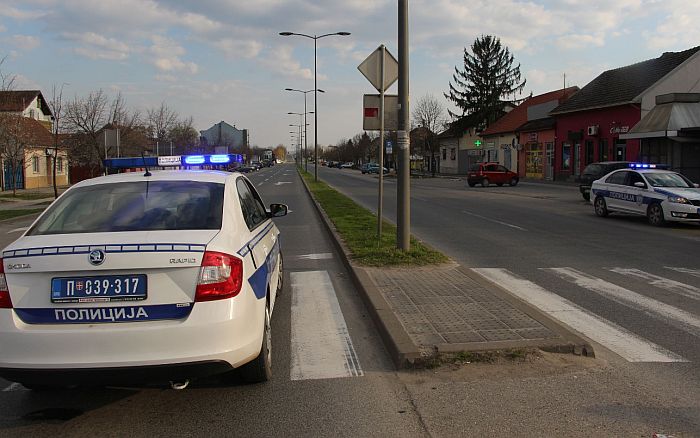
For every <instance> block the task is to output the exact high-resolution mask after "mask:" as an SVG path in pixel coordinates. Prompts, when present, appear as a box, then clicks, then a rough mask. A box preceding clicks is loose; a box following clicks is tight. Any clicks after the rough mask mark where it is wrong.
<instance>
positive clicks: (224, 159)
mask: <svg viewBox="0 0 700 438" xmlns="http://www.w3.org/2000/svg"><path fill="white" fill-rule="evenodd" d="M209 162H210V163H211V164H226V163H230V162H231V157H229V156H228V155H212V156H210V157H209Z"/></svg>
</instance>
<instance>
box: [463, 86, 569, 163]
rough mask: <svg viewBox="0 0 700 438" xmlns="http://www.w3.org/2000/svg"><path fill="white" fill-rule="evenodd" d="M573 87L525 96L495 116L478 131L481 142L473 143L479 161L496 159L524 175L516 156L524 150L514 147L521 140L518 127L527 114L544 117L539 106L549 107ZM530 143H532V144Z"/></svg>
mask: <svg viewBox="0 0 700 438" xmlns="http://www.w3.org/2000/svg"><path fill="white" fill-rule="evenodd" d="M577 91H578V87H568V88H565V89H561V90H556V91H550V92H548V93H544V94H539V95H537V96H531V97H528V98H527V99H525V100H524V101H523V102H522V103H521V104H520V105H518V106H517V107H515V108H514V109H513V110H512V111H510V112H509V113H507V114H506V115H504V116H503V117H501V118H500V119H498V120H496V121H495V122H494V123H493V124H491V126H489V127H488V128H486V129H485V130H484V131H483V132H482V133H481V144H480V145H478V147H476V149H480V150H482V151H483V155H482V157H483V161H485V162H498V163H500V164H502V165H504V166H505V167H507V168H508V169H510V170H512V171H513V172H518V173H519V174H520V175H521V176H526V175H525V165H524V164H525V160H523V163H522V165H521V164H520V160H519V156H523V157H525V155H526V154H525V153H522V154H520V151H521V150H522V148H518V147H517V146H518V145H519V144H521V143H520V138H519V129H520V127H521V126H523V125H525V124H526V123H527V122H528V120H529V118H528V114H530V117H531V118H532V117H539V115H542V116H544V117H546V116H547V113H546V112H543V109H549V110H551V109H553V108H554V107H556V106H558V105H559V104H560V103H562V102H564V101H566V99H568V98H569V97H571V96H573V95H574V94H575V93H576V92H577ZM535 109H539V111H534V112H533V110H535ZM533 114H534V115H533ZM536 144H539V143H536ZM531 146H532V147H534V145H531Z"/></svg>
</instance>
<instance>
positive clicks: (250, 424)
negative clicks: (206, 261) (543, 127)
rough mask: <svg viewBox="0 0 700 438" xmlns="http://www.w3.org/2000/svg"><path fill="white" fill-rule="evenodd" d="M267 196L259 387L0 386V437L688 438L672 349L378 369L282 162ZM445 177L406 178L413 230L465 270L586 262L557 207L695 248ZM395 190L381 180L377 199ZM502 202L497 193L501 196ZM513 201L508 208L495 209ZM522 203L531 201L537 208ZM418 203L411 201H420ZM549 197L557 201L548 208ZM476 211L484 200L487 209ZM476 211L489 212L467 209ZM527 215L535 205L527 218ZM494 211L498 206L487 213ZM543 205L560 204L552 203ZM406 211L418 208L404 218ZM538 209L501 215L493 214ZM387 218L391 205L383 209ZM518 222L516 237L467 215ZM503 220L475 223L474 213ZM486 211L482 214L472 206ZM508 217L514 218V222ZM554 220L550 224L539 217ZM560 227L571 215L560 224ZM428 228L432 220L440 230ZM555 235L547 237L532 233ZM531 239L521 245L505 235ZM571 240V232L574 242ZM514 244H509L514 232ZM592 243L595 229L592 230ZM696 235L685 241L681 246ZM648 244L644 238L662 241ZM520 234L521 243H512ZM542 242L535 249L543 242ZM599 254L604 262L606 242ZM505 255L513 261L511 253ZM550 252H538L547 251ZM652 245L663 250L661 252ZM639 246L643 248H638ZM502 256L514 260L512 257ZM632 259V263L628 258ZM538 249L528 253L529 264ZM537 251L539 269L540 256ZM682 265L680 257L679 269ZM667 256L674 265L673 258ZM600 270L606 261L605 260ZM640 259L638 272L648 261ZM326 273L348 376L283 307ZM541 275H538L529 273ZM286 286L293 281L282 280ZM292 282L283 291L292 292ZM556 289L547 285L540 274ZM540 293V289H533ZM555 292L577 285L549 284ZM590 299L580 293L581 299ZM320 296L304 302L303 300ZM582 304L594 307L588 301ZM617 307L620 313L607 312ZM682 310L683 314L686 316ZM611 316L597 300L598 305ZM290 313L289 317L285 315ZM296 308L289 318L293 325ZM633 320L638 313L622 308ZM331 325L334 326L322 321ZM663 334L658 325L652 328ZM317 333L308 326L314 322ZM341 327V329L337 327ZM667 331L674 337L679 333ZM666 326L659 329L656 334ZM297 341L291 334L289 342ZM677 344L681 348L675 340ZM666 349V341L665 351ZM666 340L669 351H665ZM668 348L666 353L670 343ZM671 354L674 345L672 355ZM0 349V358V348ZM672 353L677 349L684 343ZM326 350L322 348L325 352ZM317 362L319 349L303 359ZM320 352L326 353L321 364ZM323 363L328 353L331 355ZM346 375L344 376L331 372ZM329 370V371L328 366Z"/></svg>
mask: <svg viewBox="0 0 700 438" xmlns="http://www.w3.org/2000/svg"><path fill="white" fill-rule="evenodd" d="M321 175H322V176H323V177H325V178H327V179H328V180H329V181H332V182H333V183H334V184H337V185H338V186H341V187H345V188H344V189H343V190H346V191H347V192H348V193H355V194H356V195H355V196H357V198H358V200H359V201H360V202H361V203H365V204H367V205H368V206H369V207H372V206H373V205H374V204H375V201H374V198H373V193H374V187H375V186H374V184H375V183H376V181H377V180H376V179H374V178H372V177H368V176H362V175H360V174H359V172H355V171H350V170H342V171H341V170H335V169H322V171H321ZM249 177H250V179H251V180H252V181H253V183H254V184H255V185H256V187H258V189H259V190H260V192H261V194H262V196H263V199H264V200H265V201H266V202H267V203H272V202H284V203H287V204H288V205H289V207H290V210H291V212H290V214H289V215H288V216H286V217H283V218H279V219H278V220H276V223H277V225H278V227H279V228H280V230H281V232H282V236H283V237H282V239H283V240H282V245H283V246H282V248H283V255H284V259H285V271H286V274H285V285H284V289H283V292H282V295H281V296H280V298H279V301H278V304H277V305H276V308H275V313H274V315H273V322H272V325H273V367H274V371H273V373H274V376H273V379H272V381H271V382H268V383H266V384H261V385H252V386H248V385H244V384H239V383H228V384H222V383H220V382H218V381H217V380H216V379H209V380H206V381H199V382H195V383H194V384H192V385H191V386H190V387H189V388H188V389H186V390H184V391H175V390H171V389H169V388H166V387H156V386H151V387H135V388H95V389H79V390H66V391H57V392H54V393H44V392H33V391H28V390H26V389H24V388H22V387H21V386H18V385H12V384H10V382H4V381H0V434H2V435H3V436H28V435H31V436H52V437H53V436H95V435H100V436H126V435H128V436H165V435H167V436H192V435H197V436H210V435H213V436H285V437H286V436H382V437H385V436H396V437H407V436H411V437H413V436H436V437H441V436H445V437H451V436H528V437H529V436H582V437H590V436H651V434H652V433H654V432H660V433H664V432H665V433H674V434H676V435H677V436H697V435H700V400H698V397H697V394H698V388H700V378H699V377H698V373H697V366H696V365H695V361H696V360H697V356H692V357H693V358H695V359H691V356H690V355H687V354H686V355H685V357H686V358H687V359H688V360H692V361H691V362H688V363H669V364H656V363H653V364H648V363H643V364H630V363H628V362H627V361H625V360H624V359H622V358H620V357H619V356H618V355H616V354H615V353H614V352H607V351H606V350H605V349H600V350H596V351H598V352H599V354H598V357H597V358H596V359H589V358H579V357H575V356H571V355H544V356H543V357H541V358H532V359H529V360H528V361H527V362H525V363H515V364H511V363H499V364H462V365H460V366H449V365H448V366H445V367H442V368H439V369H434V370H433V369H431V370H426V371H404V372H396V371H394V370H393V368H392V366H391V364H390V362H389V359H388V357H387V355H386V352H385V350H384V347H383V345H382V343H381V340H380V339H379V337H378V335H377V333H376V330H375V328H374V326H373V324H372V323H371V321H370V320H369V318H368V316H367V313H366V311H365V309H364V306H363V304H362V302H361V300H360V299H359V297H358V296H357V294H356V291H355V290H354V289H353V287H352V284H351V283H350V281H349V280H348V275H347V272H345V270H344V269H343V267H342V264H341V263H340V262H339V256H338V255H337V254H336V253H335V252H334V250H333V247H332V245H331V244H330V242H329V237H328V236H327V235H326V234H325V232H324V231H323V228H322V226H321V224H320V222H319V219H318V218H317V216H316V214H315V212H314V210H313V209H312V206H311V203H310V201H309V199H308V197H307V195H306V193H305V192H304V189H303V187H302V185H301V182H300V180H299V177H298V176H297V175H296V171H295V169H294V167H293V166H292V165H290V164H286V165H281V166H275V167H273V168H269V169H264V170H262V171H260V172H256V173H253V174H250V175H249ZM461 185H462V183H460V182H458V181H450V180H430V181H419V182H416V183H415V184H414V195H415V196H416V198H415V199H414V202H413V209H414V222H413V225H414V230H413V231H414V233H416V234H418V235H419V236H420V237H421V238H423V239H425V240H427V241H429V242H430V243H432V244H433V245H434V246H436V247H438V248H439V249H441V250H443V251H444V252H446V253H448V254H449V255H450V256H452V257H453V258H455V259H457V260H459V261H460V262H462V263H463V264H465V265H466V266H470V267H504V266H505V267H508V268H509V269H513V270H516V271H517V272H519V273H521V274H523V275H525V274H527V273H528V272H530V273H535V274H539V275H542V274H543V273H542V272H541V271H540V270H538V269H537V268H538V267H546V266H576V267H579V268H582V269H584V268H585V269H588V268H589V267H590V266H605V265H604V264H603V263H602V262H601V264H600V265H595V264H593V262H592V261H588V263H590V264H591V265H590V266H589V265H582V264H575V262H576V261H577V260H578V259H577V258H576V257H575V256H573V255H572V256H567V257H568V258H566V259H565V260H566V263H569V265H565V264H564V262H563V261H561V260H562V259H558V258H557V257H558V256H557V253H559V256H560V257H564V253H565V252H567V250H572V251H580V250H581V248H579V247H578V246H577V245H574V248H573V249H571V248H568V245H566V244H565V242H561V241H560V240H563V239H564V237H561V236H567V237H566V239H570V241H571V242H578V241H583V240H585V239H584V237H585V236H582V235H581V234H580V233H578V232H577V230H576V229H573V230H571V232H570V233H567V232H566V225H565V224H560V225H558V226H560V227H562V229H560V230H559V231H557V230H556V226H557V225H555V224H556V221H557V220H562V219H557V217H558V216H559V215H562V216H565V217H567V216H568V217H572V218H577V217H578V216H577V215H579V214H583V216H582V217H581V218H578V219H573V220H574V223H573V225H576V223H578V222H576V221H580V222H581V223H586V222H587V221H590V222H591V225H590V226H587V227H586V229H587V230H589V231H592V230H596V229H597V228H600V227H601V225H600V224H605V226H603V228H605V227H610V228H611V229H613V230H616V232H622V231H620V230H630V231H628V233H633V232H634V230H639V231H637V233H642V232H645V231H647V232H649V233H652V234H653V235H655V236H664V235H667V236H669V238H672V239H674V242H681V243H680V244H682V243H683V242H685V241H686V240H687V241H688V242H690V243H688V244H686V246H683V247H682V248H684V249H686V250H687V248H688V247H693V248H696V247H697V246H693V242H695V243H694V244H695V245H697V236H698V231H697V230H696V229H693V228H675V229H668V230H648V228H647V227H646V225H644V224H642V223H639V222H635V221H631V222H629V221H627V222H625V221H620V220H616V219H611V220H610V221H602V222H601V220H598V219H597V218H595V217H592V216H591V215H590V214H589V213H590V212H588V213H587V212H586V211H587V210H588V209H587V206H585V205H583V204H582V202H580V201H578V199H577V197H576V196H577V194H576V193H575V189H572V188H570V187H563V188H562V187H549V186H544V187H540V186H534V185H533V186H527V185H522V186H519V187H516V188H514V189H512V190H511V189H505V188H503V189H499V188H496V187H493V188H492V189H493V190H491V189H489V190H488V191H487V190H480V191H478V192H477V191H476V190H475V192H474V193H473V194H472V193H471V192H470V193H468V192H467V191H466V189H464V188H463V187H461ZM394 187H395V184H393V183H392V182H388V183H387V198H389V197H390V196H391V193H392V191H393V188H394ZM505 201H507V202H505ZM511 202H514V203H515V205H514V206H512V207H508V206H507V205H504V204H510V203H511ZM537 203H541V204H540V205H539V207H537V205H536V204H537ZM421 204H422V205H421ZM559 205H564V206H566V207H565V208H564V207H558V206H559ZM489 206H490V207H489ZM484 208H493V210H488V211H482V209H484ZM540 208H542V209H543V210H544V211H543V212H536V211H535V210H539V209H540ZM499 209H502V210H499ZM559 209H562V210H564V211H563V212H558V210H559ZM418 210H430V211H429V212H425V213H420V212H419V211H418ZM518 210H521V211H520V215H522V216H529V215H530V214H532V215H540V216H538V217H540V218H541V219H542V220H543V221H553V223H552V224H550V223H549V222H544V223H542V224H539V222H538V221H537V220H535V219H533V218H529V219H523V220H522V221H517V222H512V221H511V220H512V218H511V217H509V216H507V214H509V212H512V211H518ZM386 211H387V215H388V217H390V218H391V217H393V214H394V207H393V206H391V204H390V202H389V200H387V203H386ZM462 211H468V212H470V213H473V214H478V215H480V216H483V217H488V218H489V219H495V220H498V221H499V222H503V223H508V224H510V225H515V226H518V227H520V228H524V229H526V230H527V232H526V231H521V230H518V229H517V228H512V227H510V226H507V225H503V224H501V223H499V222H491V221H490V220H486V219H480V218H479V217H478V216H474V215H469V214H464V213H462V214H459V213H460V212H462ZM499 211H500V212H502V214H503V216H499V217H494V218H491V217H489V214H490V212H499ZM484 213H487V214H484ZM516 217H519V216H516ZM550 217H554V218H555V219H550ZM30 221H31V219H30V218H24V219H15V220H12V221H6V222H1V223H0V246H4V245H6V244H8V243H9V242H10V241H12V240H14V238H15V237H16V236H17V233H18V231H16V230H15V229H16V228H18V227H21V226H26V225H28V223H29V222H30ZM569 225H570V226H571V225H572V224H569ZM441 227H445V230H442V229H441ZM549 228H554V231H555V232H556V233H558V234H556V235H557V236H559V237H557V239H556V240H557V241H556V242H554V243H552V242H551V240H552V239H551V238H550V239H547V238H545V237H546V236H547V230H548V229H549ZM515 231H518V232H519V233H523V234H530V233H533V234H536V235H537V236H539V237H540V238H539V239H538V238H534V237H533V239H532V240H527V238H525V237H523V236H520V235H519V234H518V233H515ZM577 234H578V235H577ZM518 239H525V240H518ZM595 239H596V240H597V242H599V243H598V246H596V245H591V247H590V248H588V249H587V251H589V252H591V251H593V249H594V248H596V247H598V248H600V247H602V246H603V244H604V243H605V237H604V236H597V237H595ZM692 239H696V240H692ZM663 240H664V239H663V237H657V238H655V241H658V242H662V241H663ZM526 242H530V243H531V244H532V245H536V246H535V247H533V248H531V250H526V249H524V248H521V247H520V245H523V244H524V243H526ZM548 242H549V243H548ZM611 246H613V248H611V249H609V250H606V251H605V254H606V255H605V257H606V259H605V260H614V255H615V253H617V252H619V251H621V249H620V248H618V247H617V246H618V245H611ZM511 251H512V252H514V253H515V255H514V254H513V253H512V252H511ZM552 251H554V252H553V253H551V252H552ZM660 251H662V252H664V251H667V252H668V253H669V254H671V253H673V251H671V249H666V250H664V249H663V248H660ZM651 253H652V255H653V254H654V251H651ZM517 254H520V255H523V254H528V255H529V256H528V257H520V258H519V257H518V255H517ZM633 256H634V260H641V259H643V257H642V256H640V255H639V254H638V253H635V254H633ZM543 257H544V258H543ZM538 260H548V261H551V264H541V263H539V262H538ZM682 260H690V261H691V262H688V263H685V264H680V261H682ZM692 260H693V259H692V257H691V256H687V257H685V258H683V257H682V256H678V255H677V254H676V255H674V258H673V259H672V261H673V263H675V264H673V265H671V264H670V263H671V262H669V264H668V266H686V267H688V266H692ZM676 262H678V263H676ZM609 266H621V264H620V263H619V262H618V263H615V264H611V265H609ZM650 266H651V265H650ZM311 274H313V275H317V277H318V278H321V276H327V277H325V278H328V279H330V282H329V284H330V286H331V287H330V289H327V291H328V290H332V294H330V295H329V296H335V298H336V299H337V303H338V308H339V309H340V311H341V313H342V316H341V318H340V319H341V320H342V323H343V324H344V325H345V328H346V331H345V333H346V334H347V336H348V337H349V339H350V340H351V342H352V345H353V350H354V352H355V356H354V357H355V358H356V361H353V364H352V367H351V368H352V369H353V373H347V374H352V376H350V375H346V376H343V377H335V378H328V377H324V378H321V376H322V375H324V373H326V374H327V373H328V371H329V370H331V371H337V370H335V369H334V367H333V366H332V364H331V365H328V366H326V365H323V363H325V362H323V361H322V360H320V361H318V362H316V363H315V364H314V363H311V365H318V364H321V365H320V366H309V367H306V368H304V367H302V368H303V369H302V371H303V372H301V373H299V372H298V371H299V362H305V361H306V362H308V361H311V362H314V361H313V359H314V356H313V355H310V354H309V353H310V352H311V353H313V352H315V351H316V349H317V348H318V347H319V345H317V344H314V343H306V344H304V342H298V339H296V340H295V336H297V337H298V333H302V332H303V331H301V330H298V329H299V328H300V327H301V328H304V327H307V328H308V327H311V328H313V327H319V328H320V327H322V324H323V323H324V321H326V320H327V319H328V318H324V315H323V314H318V315H313V314H312V315H311V316H309V315H308V314H303V312H302V311H303V310H304V309H303V308H300V306H299V302H300V301H299V300H300V299H301V297H303V296H305V295H307V294H306V292H307V291H308V290H311V289H314V290H319V289H318V286H319V284H316V282H308V283H300V282H299V279H301V278H305V277H303V276H304V275H311ZM544 277H547V276H544ZM294 279H296V283H295V281H294ZM293 283H295V286H293ZM555 284H556V283H555ZM546 285H547V287H548V288H554V287H553V286H552V285H551V284H549V283H547V284H546ZM562 286H566V287H563V288H562V289H561V290H558V289H557V292H558V293H562V294H569V295H570V296H572V297H576V296H579V295H580V297H579V299H580V300H581V301H582V302H586V300H585V299H584V297H583V295H584V294H582V293H579V292H576V291H575V288H574V287H570V286H569V285H567V284H566V283H562ZM589 295H595V294H589ZM323 298H324V296H320V295H319V301H321V300H322V299H323ZM593 302H595V300H593ZM623 310H624V309H623ZM689 310H690V309H689ZM612 311H615V312H619V311H620V309H617V308H615V307H613V308H612V309H611V312H612ZM300 312H302V313H300ZM302 317H303V318H302ZM632 319H633V321H637V320H639V321H640V324H643V323H644V322H645V320H644V318H642V317H640V316H639V315H635V317H634V318H632ZM335 322H336V323H337V322H338V320H336V321H335ZM666 329H667V330H668V328H666ZM318 331H319V332H322V331H323V330H320V329H319V330H318ZM339 332H342V330H339ZM677 334H680V335H681V337H682V336H685V335H683V334H682V333H680V332H679V333H677ZM666 338H667V334H663V333H662V335H661V336H660V337H659V339H660V341H663V340H664V339H666ZM302 341H303V339H302ZM678 342H680V343H681V344H682V346H686V347H687V346H689V345H688V344H689V342H687V341H684V340H683V339H680V340H679V341H678ZM665 345H666V344H665ZM666 348H669V346H668V345H666ZM679 349H680V348H679ZM674 351H675V350H674ZM0 354H2V352H1V351H0ZM684 354H685V352H684ZM329 356H330V355H329ZM319 358H320V356H319ZM329 358H330V359H333V358H332V357H329ZM331 362H332V361H331ZM345 371H347V370H345ZM341 374H342V372H341Z"/></svg>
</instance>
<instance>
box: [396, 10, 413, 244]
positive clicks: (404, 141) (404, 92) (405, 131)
mask: <svg viewBox="0 0 700 438" xmlns="http://www.w3.org/2000/svg"><path fill="white" fill-rule="evenodd" d="M398 15H399V23H398V24H399V38H398V43H399V126H398V128H399V130H398V132H397V146H398V149H399V160H398V164H399V169H398V171H399V172H398V181H397V185H396V186H397V188H396V191H397V193H396V194H397V200H396V201H397V209H396V247H397V248H398V249H400V250H402V251H409V250H410V249H411V169H410V164H411V158H410V155H411V144H410V143H411V137H410V134H409V131H410V129H411V122H410V114H411V113H410V112H409V108H408V103H409V97H408V92H409V86H408V73H409V63H408V46H409V44H408V0H399V14H398Z"/></svg>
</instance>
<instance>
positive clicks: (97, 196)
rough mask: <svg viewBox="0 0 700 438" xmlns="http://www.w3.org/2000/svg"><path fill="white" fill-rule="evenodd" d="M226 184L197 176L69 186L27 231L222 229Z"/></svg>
mask: <svg viewBox="0 0 700 438" xmlns="http://www.w3.org/2000/svg"><path fill="white" fill-rule="evenodd" d="M223 198H224V185H223V184H218V183H207V182H196V181H143V182H129V183H111V184H98V185H92V186H86V187H78V188H75V189H73V190H70V191H68V192H67V193H66V194H65V195H63V196H62V197H61V198H60V199H59V200H57V201H56V202H54V203H53V204H52V205H51V207H49V209H48V211H47V212H46V214H44V215H43V216H42V217H41V219H40V220H39V221H38V222H37V223H36V224H35V225H34V226H33V227H32V228H31V229H30V230H29V232H28V233H27V234H29V235H33V236H37V235H45V234H74V233H105V232H119V231H156V230H215V229H220V228H221V217H222V212H223Z"/></svg>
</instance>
